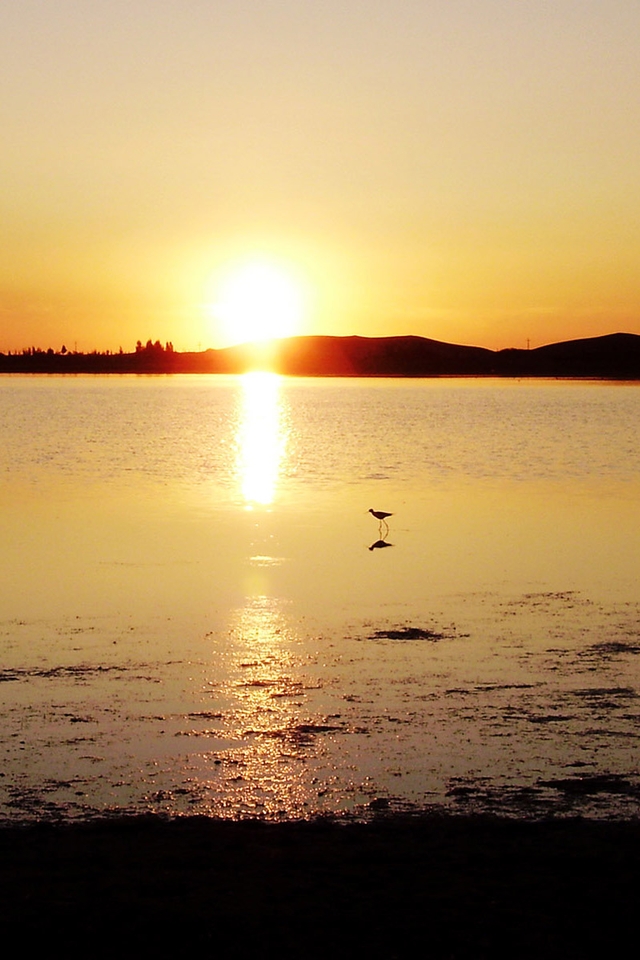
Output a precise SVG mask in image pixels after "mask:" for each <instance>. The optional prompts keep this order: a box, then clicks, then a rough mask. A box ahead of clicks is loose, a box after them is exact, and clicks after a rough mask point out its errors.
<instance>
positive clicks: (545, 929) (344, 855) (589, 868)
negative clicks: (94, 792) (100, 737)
mask: <svg viewBox="0 0 640 960" xmlns="http://www.w3.org/2000/svg"><path fill="white" fill-rule="evenodd" d="M639 908H640V822H639V821H608V822H603V821H593V820H591V821H590V820H582V819H556V820H546V821H536V822H526V821H522V820H509V819H504V818H490V817H466V816H444V815H441V814H423V815H421V816H417V817H408V816H407V817H405V816H397V815H396V816H390V815H389V816H388V815H385V814H384V813H381V815H380V817H377V818H375V819H374V820H372V821H371V822H368V823H359V822H341V821H339V820H335V819H333V820H329V819H320V820H315V821H311V822H288V823H265V822H260V821H240V822H238V821H235V822H232V821H221V820H213V819H207V818H203V817H185V818H178V819H174V820H166V819H163V818H160V817H155V816H149V817H132V818H120V819H112V820H102V821H98V822H95V821H94V822H91V823H80V824H66V825H52V824H35V825H29V826H24V827H16V826H11V827H6V828H3V829H0V920H1V922H2V929H3V931H4V938H5V941H6V942H7V943H11V942H13V943H14V944H15V945H16V946H17V945H19V946H20V949H21V950H25V949H28V948H38V949H44V948H46V949H47V952H48V953H49V954H50V955H54V956H57V955H60V956H61V955H65V956H84V957H101V956H115V955H116V954H117V955H119V956H133V955H136V956H151V955H153V956H184V955H186V954H187V952H189V951H193V950H198V951H200V955H206V956H209V955H211V956H213V955H215V956H219V957H244V956H249V955H251V954H252V953H253V952H254V951H260V952H261V953H262V954H263V955H266V956H278V957H293V956H296V957H319V956H333V957H347V956H349V957H361V956H362V957H364V956H367V957H383V956H384V957H414V956H421V957H490V956H491V957H495V956H501V955H506V954H507V953H508V954H509V955H511V956H515V957H534V956H545V957H574V956H575V957H578V956H580V957H585V956H590V957H593V956H598V955H599V954H600V953H602V954H603V955H605V954H606V955H610V953H611V951H612V950H613V949H615V948H623V947H624V949H625V951H626V950H628V949H629V944H630V943H633V940H634V936H635V933H636V929H637V916H638V910H639Z"/></svg>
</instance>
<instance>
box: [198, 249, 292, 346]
mask: <svg viewBox="0 0 640 960" xmlns="http://www.w3.org/2000/svg"><path fill="white" fill-rule="evenodd" d="M302 308H303V297H302V289H301V286H300V284H299V282H298V281H297V279H296V278H295V277H294V276H293V274H292V273H289V272H287V270H286V269H284V268H282V267H280V266H275V265H273V264H270V263H267V262H258V261H256V262H252V263H247V264H244V265H243V266H240V267H237V268H236V269H235V270H234V271H233V272H231V273H230V274H229V275H228V276H227V277H226V279H225V280H224V281H223V282H222V284H221V287H220V292H219V296H218V299H217V301H216V302H215V303H214V304H213V305H212V307H211V313H212V316H213V317H214V319H215V321H216V322H217V323H218V324H219V325H220V328H221V329H220V333H221V335H222V336H223V337H224V339H225V340H226V341H227V342H228V343H251V342H256V341H264V340H275V339H278V338H280V337H290V336H293V335H294V334H296V333H299V332H300V326H301V322H302V312H303V309H302Z"/></svg>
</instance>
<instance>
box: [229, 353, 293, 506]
mask: <svg viewBox="0 0 640 960" xmlns="http://www.w3.org/2000/svg"><path fill="white" fill-rule="evenodd" d="M280 380H281V378H280V377H279V376H278V375H277V374H275V373H266V372H262V371H255V372H251V373H245V374H244V375H243V377H242V392H243V393H242V418H241V421H240V426H239V429H238V436H237V445H238V473H239V477H240V485H241V490H242V496H243V498H244V500H245V503H246V505H247V506H248V507H251V505H252V504H263V505H265V506H266V505H268V504H270V503H273V501H274V498H275V494H276V489H277V485H278V478H279V473H280V468H281V464H282V460H283V457H284V454H285V449H286V433H285V430H284V427H283V416H282V404H281V396H280Z"/></svg>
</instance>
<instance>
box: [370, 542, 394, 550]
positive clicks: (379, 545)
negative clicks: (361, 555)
mask: <svg viewBox="0 0 640 960" xmlns="http://www.w3.org/2000/svg"><path fill="white" fill-rule="evenodd" d="M392 546H393V544H392V543H388V542H387V541H386V540H376V541H375V543H372V544H371V546H370V547H369V550H382V548H383V547H392Z"/></svg>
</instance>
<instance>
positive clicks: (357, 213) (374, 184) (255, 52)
mask: <svg viewBox="0 0 640 960" xmlns="http://www.w3.org/2000/svg"><path fill="white" fill-rule="evenodd" d="M639 41H640V3H638V0H179V2H178V0H93V2H88V0H56V2H55V3H54V2H51V0H19V2H17V0H16V2H7V3H4V4H2V6H1V7H0V84H1V90H0V123H1V127H0V129H1V131H2V148H1V150H0V350H7V349H22V348H23V347H26V346H31V345H32V344H34V345H36V346H41V347H44V348H47V347H49V346H53V347H54V349H60V347H61V345H62V344H63V343H64V344H66V346H67V347H69V348H73V346H74V344H77V347H78V349H84V350H90V349H93V348H94V347H95V348H98V349H101V350H102V349H118V347H119V346H122V347H123V348H124V349H125V350H131V349H133V347H134V345H135V341H136V340H137V339H142V340H143V341H144V340H146V339H147V338H149V337H151V338H152V339H154V340H155V339H156V338H158V339H160V340H162V341H164V340H172V341H173V343H174V344H175V346H176V348H177V349H181V350H186V349H197V348H198V347H201V348H205V347H209V346H213V347H216V346H222V345H224V343H225V342H227V341H226V340H225V334H224V332H223V331H222V330H221V329H220V328H219V326H218V324H217V321H216V318H215V316H214V315H212V312H211V302H212V301H214V300H215V298H216V296H217V290H218V287H219V285H220V283H221V282H222V278H223V277H224V276H225V274H226V273H228V272H229V271H230V270H231V269H233V267H234V265H238V264H242V263H243V262H244V261H246V260H248V259H252V258H253V259H254V260H255V259H256V258H258V259H260V258H264V259H266V260H268V261H269V262H271V263H276V264H279V265H281V266H282V267H283V268H285V269H286V270H287V271H288V272H290V273H291V275H292V276H293V277H295V278H296V279H297V282H299V283H300V284H302V286H303V290H304V302H305V315H304V325H303V327H302V328H301V329H300V332H301V333H326V334H345V335H346V334H362V335H369V336H382V335H393V334H405V333H414V334H419V335H422V336H428V337H434V338H436V339H439V340H447V341H450V342H456V343H473V344H477V345H480V346H488V347H494V348H495V347H504V346H526V342H527V339H529V340H530V341H531V345H532V346H533V345H539V344H541V343H546V342H550V341H554V340H563V339H569V338H571V337H577V336H592V335H597V334H601V333H610V332H614V331H616V330H626V331H630V332H635V333H640V269H639V268H640V177H639V171H640V123H639V116H638V114H639V109H640V59H639V52H638V48H639Z"/></svg>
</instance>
